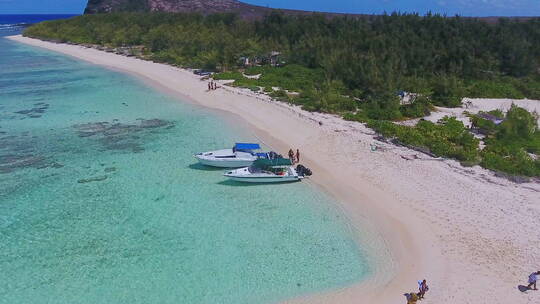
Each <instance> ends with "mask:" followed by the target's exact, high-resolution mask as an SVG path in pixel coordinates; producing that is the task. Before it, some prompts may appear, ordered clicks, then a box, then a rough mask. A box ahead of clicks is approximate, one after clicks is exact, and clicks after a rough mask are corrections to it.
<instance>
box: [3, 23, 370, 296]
mask: <svg viewBox="0 0 540 304" xmlns="http://www.w3.org/2000/svg"><path fill="white" fill-rule="evenodd" d="M0 23H1V22H0ZM20 31H21V28H20V27H4V28H2V29H0V36H6V35H12V34H16V33H19V32H20ZM249 140H256V138H255V137H254V135H253V134H252V133H251V132H250V130H249V129H246V127H244V126H239V125H234V124H232V123H231V122H230V121H229V120H226V119H224V118H223V117H221V116H219V115H217V114H216V113H214V112H211V111H208V110H205V109H203V108H199V107H196V106H194V105H190V104H187V103H183V102H181V101H179V100H175V99H174V98H172V97H170V96H167V95H164V94H162V93H160V92H157V91H155V90H154V89H152V88H150V87H148V86H147V85H145V84H144V83H141V82H140V81H138V80H136V79H134V78H132V77H130V76H127V75H124V74H120V73H117V72H113V71H109V70H106V69H103V68H100V67H97V66H93V65H90V64H87V63H84V62H80V61H76V60H74V59H72V58H69V57H66V56H63V55H59V54H56V53H53V52H49V51H45V50H41V49H38V48H33V47H29V46H26V45H22V44H18V43H15V42H12V41H9V40H7V39H3V38H2V37H0V302H1V303H272V302H276V301H279V300H283V299H287V298H291V297H296V296H301V295H304V294H308V293H311V292H315V291H323V290H330V289H334V288H340V287H343V286H347V285H349V284H353V283H355V282H359V281H361V280H362V279H364V278H366V276H368V275H369V273H370V271H371V270H370V267H369V265H368V264H367V259H366V257H365V255H364V253H363V251H362V248H361V247H360V245H359V244H357V243H356V242H355V241H354V239H355V236H354V232H353V231H351V228H350V227H349V225H348V223H347V221H346V220H345V216H344V215H343V214H341V213H339V212H338V211H336V208H335V206H334V205H333V202H332V200H331V198H329V197H327V196H326V195H325V194H324V193H322V192H320V191H318V190H317V189H316V188H314V187H313V186H312V185H311V184H309V183H296V184H284V185H255V186H244V185H241V184H236V183H231V182H228V181H227V180H226V179H225V178H224V177H223V176H222V172H223V171H222V170H219V169H218V170H215V169H208V168H204V167H201V166H199V165H197V164H196V162H195V160H194V158H193V157H192V154H193V153H195V152H199V151H206V150H213V149H218V148H222V147H228V146H230V145H232V143H234V142H235V141H249ZM315 174H316V172H315Z"/></svg>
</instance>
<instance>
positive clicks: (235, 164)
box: [197, 157, 253, 168]
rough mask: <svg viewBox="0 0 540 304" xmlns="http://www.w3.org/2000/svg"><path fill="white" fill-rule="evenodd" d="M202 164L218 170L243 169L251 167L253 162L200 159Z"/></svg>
mask: <svg viewBox="0 0 540 304" xmlns="http://www.w3.org/2000/svg"><path fill="white" fill-rule="evenodd" d="M197 160H198V161H199V163H200V164H202V165H205V166H211V167H218V168H242V167H249V166H251V165H252V164H253V161H252V160H232V159H230V160H210V159H204V158H198V157H197Z"/></svg>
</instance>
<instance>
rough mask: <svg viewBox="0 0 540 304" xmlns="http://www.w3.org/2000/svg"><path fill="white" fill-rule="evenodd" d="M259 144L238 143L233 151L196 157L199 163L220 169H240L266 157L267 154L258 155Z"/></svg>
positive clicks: (222, 151)
mask: <svg viewBox="0 0 540 304" xmlns="http://www.w3.org/2000/svg"><path fill="white" fill-rule="evenodd" d="M260 149H261V146H260V145H259V144H252V143H237V144H235V145H234V147H232V148H231V149H223V150H217V151H209V152H203V153H199V154H196V155H195V158H197V160H198V161H199V163H201V164H203V165H206V166H212V167H220V168H240V167H247V166H251V164H253V162H254V161H255V160H257V159H258V158H260V157H266V155H267V154H266V153H256V152H255V151H257V150H260Z"/></svg>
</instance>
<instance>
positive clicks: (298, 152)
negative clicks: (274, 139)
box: [296, 149, 300, 163]
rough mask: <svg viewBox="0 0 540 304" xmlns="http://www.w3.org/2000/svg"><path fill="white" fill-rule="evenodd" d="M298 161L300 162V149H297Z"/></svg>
mask: <svg viewBox="0 0 540 304" xmlns="http://www.w3.org/2000/svg"><path fill="white" fill-rule="evenodd" d="M296 162H297V163H299V162H300V150H298V149H296Z"/></svg>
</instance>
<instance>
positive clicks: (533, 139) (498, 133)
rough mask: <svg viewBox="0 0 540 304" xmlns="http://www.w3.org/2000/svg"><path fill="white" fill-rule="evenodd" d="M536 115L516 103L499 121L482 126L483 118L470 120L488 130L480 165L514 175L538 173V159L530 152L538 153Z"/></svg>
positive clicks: (539, 170) (539, 148)
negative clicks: (502, 119)
mask: <svg viewBox="0 0 540 304" xmlns="http://www.w3.org/2000/svg"><path fill="white" fill-rule="evenodd" d="M491 114H500V113H493V112H492V113H491ZM537 119H538V117H535V115H533V114H531V113H529V112H527V111H526V110H525V109H522V108H519V107H516V106H513V107H512V108H511V109H510V110H509V111H508V113H506V116H505V117H504V121H503V122H502V123H501V124H499V125H495V124H493V125H489V127H485V125H486V122H485V121H486V120H485V119H481V118H478V117H475V119H474V120H473V123H474V124H475V125H476V126H484V128H486V129H488V130H489V131H488V137H487V138H486V140H485V142H486V147H485V148H484V150H482V163H481V165H482V166H483V167H485V168H488V169H492V170H496V171H501V172H505V173H509V174H514V175H525V176H540V159H536V160H535V159H534V158H533V157H531V156H530V155H529V153H531V154H534V155H539V154H540V131H539V130H538V125H537ZM482 120H483V121H482ZM488 121H489V120H488ZM489 122H491V121H489Z"/></svg>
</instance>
